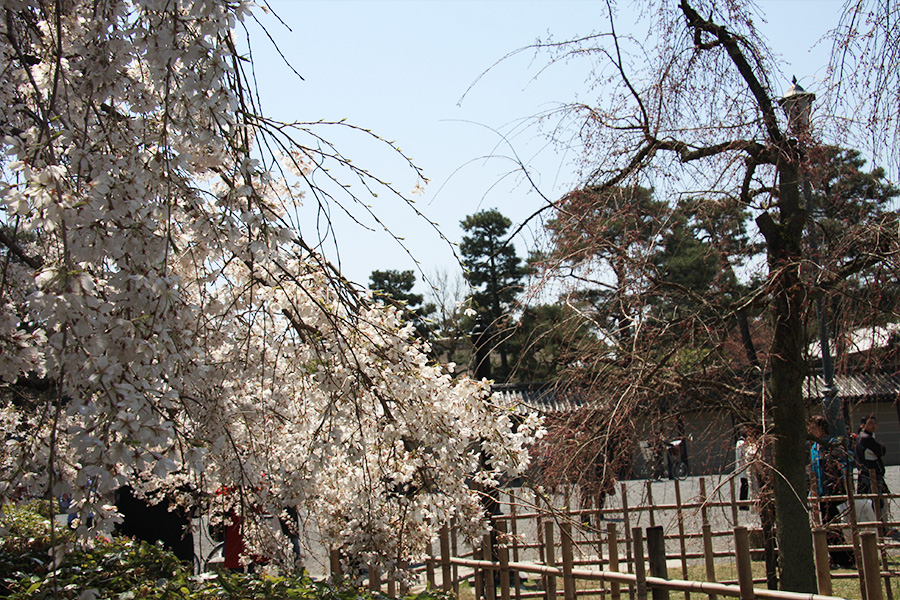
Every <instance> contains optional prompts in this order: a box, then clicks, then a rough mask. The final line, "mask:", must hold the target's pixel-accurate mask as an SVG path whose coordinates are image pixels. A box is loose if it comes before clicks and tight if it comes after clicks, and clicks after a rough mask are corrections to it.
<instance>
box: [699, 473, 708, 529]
mask: <svg viewBox="0 0 900 600" xmlns="http://www.w3.org/2000/svg"><path fill="white" fill-rule="evenodd" d="M700 522H701V523H709V512H708V509H707V507H706V477H701V478H700Z"/></svg>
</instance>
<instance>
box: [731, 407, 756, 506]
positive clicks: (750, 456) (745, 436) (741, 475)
mask: <svg viewBox="0 0 900 600" xmlns="http://www.w3.org/2000/svg"><path fill="white" fill-rule="evenodd" d="M757 437H758V432H757V430H756V428H755V427H754V426H753V425H750V424H747V425H744V427H743V428H742V430H741V434H740V436H739V437H738V440H737V442H735V444H734V474H735V475H736V476H737V477H738V480H739V484H740V489H739V492H738V499H739V500H740V501H741V506H740V510H750V506H749V504H747V500H751V499H753V500H755V499H756V498H757V496H758V495H759V482H758V478H757V477H755V476H752V475H753V473H752V472H751V471H752V469H751V463H752V462H753V461H754V460H755V459H756V452H757V446H756V444H757V439H756V438H757Z"/></svg>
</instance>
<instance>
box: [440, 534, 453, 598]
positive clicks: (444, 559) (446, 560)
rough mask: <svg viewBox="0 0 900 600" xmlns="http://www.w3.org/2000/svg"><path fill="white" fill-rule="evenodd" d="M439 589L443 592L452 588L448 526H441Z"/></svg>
mask: <svg viewBox="0 0 900 600" xmlns="http://www.w3.org/2000/svg"><path fill="white" fill-rule="evenodd" d="M440 542H441V589H442V590H444V591H445V592H449V591H452V590H453V568H452V564H451V562H450V557H451V554H450V528H449V527H448V526H447V525H446V524H445V525H444V526H443V527H441V533H440Z"/></svg>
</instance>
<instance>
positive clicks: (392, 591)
mask: <svg viewBox="0 0 900 600" xmlns="http://www.w3.org/2000/svg"><path fill="white" fill-rule="evenodd" d="M387 595H388V597H390V598H396V597H397V577H396V576H392V577H390V578H389V579H388V582H387Z"/></svg>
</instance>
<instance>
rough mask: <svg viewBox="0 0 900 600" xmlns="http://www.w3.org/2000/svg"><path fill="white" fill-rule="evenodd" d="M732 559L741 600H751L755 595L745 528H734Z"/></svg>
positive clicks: (748, 542) (747, 536) (747, 535)
mask: <svg viewBox="0 0 900 600" xmlns="http://www.w3.org/2000/svg"><path fill="white" fill-rule="evenodd" d="M734 558H735V561H736V562H737V576H738V585H739V586H740V588H741V600H753V599H754V598H755V597H756V593H755V592H754V591H753V567H752V566H751V564H750V535H749V534H748V533H747V528H746V527H735V528H734Z"/></svg>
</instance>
